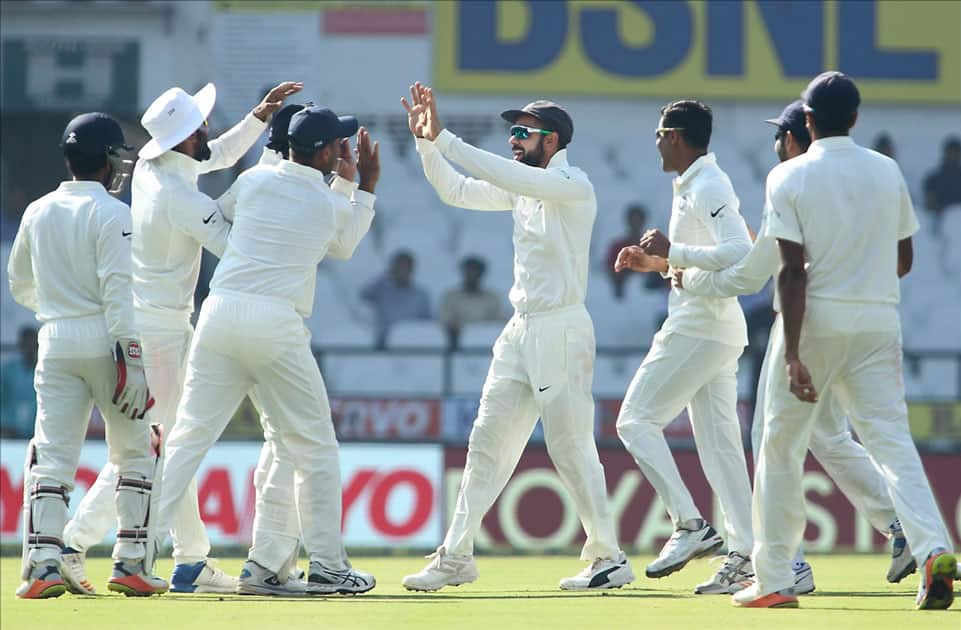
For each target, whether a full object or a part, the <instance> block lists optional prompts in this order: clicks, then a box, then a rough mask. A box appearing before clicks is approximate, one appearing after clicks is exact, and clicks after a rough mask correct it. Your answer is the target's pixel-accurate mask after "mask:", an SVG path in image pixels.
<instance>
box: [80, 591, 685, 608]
mask: <svg viewBox="0 0 961 630" xmlns="http://www.w3.org/2000/svg"><path fill="white" fill-rule="evenodd" d="M98 597H100V596H98V595H94V596H90V597H89V598H90V599H96V598H98ZM600 597H613V598H628V599H678V598H681V597H684V596H679V595H678V594H677V593H671V592H667V591H655V590H647V589H630V590H626V591H618V592H616V593H610V592H602V593H584V592H581V593H558V592H556V591H524V592H522V593H501V592H496V591H494V592H492V591H479V592H473V593H470V594H463V595H461V594H454V593H398V594H396V595H393V594H391V595H379V594H362V595H308V596H306V597H277V596H271V595H189V594H175V595H170V594H167V595H163V596H162V598H163V599H164V600H175V601H193V602H213V601H225V602H264V601H282V602H284V603H287V602H301V603H305V604H310V603H312V602H317V601H334V602H366V603H374V602H389V603H397V602H404V601H409V602H413V603H420V602H447V603H463V602H470V601H485V600H494V601H496V600H504V601H517V600H524V599H536V600H540V599H583V598H588V599H594V598H600Z"/></svg>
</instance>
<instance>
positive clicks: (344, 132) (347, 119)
mask: <svg viewBox="0 0 961 630" xmlns="http://www.w3.org/2000/svg"><path fill="white" fill-rule="evenodd" d="M337 120H339V121H340V126H339V127H338V132H339V135H338V136H337V137H338V138H349V137H351V136H352V135H354V134H355V133H357V130H358V129H360V123H359V122H357V119H356V118H354V117H353V116H338V117H337Z"/></svg>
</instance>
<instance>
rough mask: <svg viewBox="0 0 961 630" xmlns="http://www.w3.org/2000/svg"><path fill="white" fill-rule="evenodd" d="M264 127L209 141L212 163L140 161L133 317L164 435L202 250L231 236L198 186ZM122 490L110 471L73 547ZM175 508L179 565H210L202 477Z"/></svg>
mask: <svg viewBox="0 0 961 630" xmlns="http://www.w3.org/2000/svg"><path fill="white" fill-rule="evenodd" d="M264 129H266V124H265V123H263V122H261V121H260V120H259V119H258V118H256V117H255V116H254V115H253V114H248V115H247V116H246V117H245V118H244V119H243V120H242V121H241V122H239V123H238V124H237V125H235V126H234V127H233V128H231V129H230V130H228V131H227V132H225V133H224V134H222V135H221V136H219V137H218V138H217V139H215V140H212V141H210V153H211V155H210V159H208V160H204V161H197V160H194V159H193V158H191V157H188V156H186V155H184V154H182V153H178V152H176V151H167V152H165V153H163V154H161V155H159V156H158V157H156V158H154V159H152V160H139V161H138V162H137V165H136V167H135V168H134V172H133V178H132V182H131V189H132V190H131V192H132V197H133V199H132V202H133V203H132V206H131V214H132V216H133V229H134V237H133V244H132V253H133V305H134V317H135V321H136V325H137V327H138V328H139V329H140V331H141V343H142V346H143V354H144V370H145V372H146V375H147V382H148V383H149V384H150V391H151V393H152V394H153V395H154V397H155V398H156V400H157V402H156V405H155V406H154V407H153V409H152V410H151V412H150V415H151V420H152V421H154V422H159V423H160V424H162V425H163V428H164V432H165V434H169V432H170V430H171V429H172V427H173V423H174V419H175V418H176V411H177V403H178V402H179V401H180V396H181V393H182V391H183V382H184V378H185V373H186V363H187V352H188V350H189V349H190V340H191V337H192V336H193V327H192V326H191V325H190V316H191V314H192V313H193V310H194V291H195V289H196V287H197V278H198V277H199V274H200V258H201V250H202V249H203V248H207V249H208V250H209V251H211V252H212V253H213V254H215V255H217V256H220V255H222V254H223V252H224V248H225V247H226V243H227V235H228V233H229V232H230V223H229V222H228V221H227V220H225V219H224V217H223V214H222V213H221V211H220V208H219V207H218V205H217V202H216V201H215V200H213V199H211V198H210V197H209V196H207V195H206V194H204V193H202V192H201V191H200V190H199V189H198V188H197V178H198V177H199V176H200V175H201V174H203V173H208V172H211V171H216V170H220V169H223V168H228V167H230V166H232V165H233V164H235V163H236V162H237V160H239V159H240V158H241V157H242V156H243V155H244V154H245V153H246V152H247V150H248V149H249V148H250V147H251V145H253V143H254V142H255V141H256V140H257V138H258V137H259V136H260V135H261V134H262V133H263V132H264ZM115 485H116V470H115V469H112V468H111V467H110V466H109V465H108V466H105V467H104V468H103V470H101V472H100V475H99V476H98V477H97V481H96V483H95V484H94V485H93V486H92V487H91V488H90V490H89V491H88V492H87V494H86V495H85V496H84V499H83V501H82V502H81V503H80V505H79V506H78V507H77V511H76V513H75V515H74V518H73V520H71V522H70V523H69V524H68V526H67V529H66V530H65V539H66V543H67V545H68V546H71V547H74V548H75V549H81V550H82V549H86V548H88V547H90V546H91V545H95V544H97V543H98V542H99V541H100V540H102V539H103V536H104V535H105V534H106V533H107V531H108V530H109V528H110V525H111V522H112V520H113V515H112V513H111V507H110V503H109V494H108V493H109V492H110V491H111V490H112V488H113V487H114V486H115ZM160 492H161V493H162V492H163V489H162V488H161V489H160ZM176 510H177V516H176V519H175V521H174V523H173V532H172V536H173V555H174V561H175V562H176V563H177V564H190V563H195V562H199V561H201V560H204V559H205V558H206V557H207V554H208V553H209V552H210V542H209V540H208V539H207V531H206V529H205V528H204V524H203V521H201V519H200V511H199V507H198V505H197V484H196V481H195V480H190V487H189V489H188V498H187V500H185V501H184V502H183V503H182V504H180V505H178V506H177V507H176Z"/></svg>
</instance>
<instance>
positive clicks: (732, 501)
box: [617, 153, 753, 555]
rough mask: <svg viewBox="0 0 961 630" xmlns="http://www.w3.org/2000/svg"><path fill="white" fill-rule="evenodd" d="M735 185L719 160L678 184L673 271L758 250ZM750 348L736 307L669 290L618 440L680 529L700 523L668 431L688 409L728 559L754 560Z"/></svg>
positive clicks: (700, 162)
mask: <svg viewBox="0 0 961 630" xmlns="http://www.w3.org/2000/svg"><path fill="white" fill-rule="evenodd" d="M739 208H740V202H739V201H738V198H737V195H735V194H734V188H733V187H732V186H731V180H730V179H728V176H727V175H726V174H725V173H724V171H722V170H721V169H720V167H718V165H717V160H716V158H715V157H714V154H713V153H708V154H706V155H703V156H701V157H699V158H698V159H697V160H696V161H695V162H694V163H693V164H691V165H690V166H689V167H688V168H687V170H686V171H684V173H683V174H682V175H680V176H678V177H676V178H675V179H674V202H673V206H672V208H671V223H670V228H669V238H670V241H671V249H670V252H669V258H668V262H669V264H670V265H671V266H672V267H677V268H685V267H695V266H696V267H700V268H702V269H712V270H714V269H722V268H724V267H728V266H730V265H732V264H734V263H735V262H737V261H738V260H740V259H741V258H743V257H744V256H745V255H746V254H747V253H748V251H749V250H750V248H751V237H750V235H749V234H748V231H747V225H746V224H745V223H744V219H743V218H742V217H741V215H740V213H739V212H738V211H739ZM746 345H747V327H746V325H745V323H744V314H743V313H742V312H741V307H740V305H739V304H738V302H737V299H735V298H706V297H700V296H697V295H694V294H693V293H691V292H689V291H681V290H678V289H676V288H675V289H672V290H671V295H670V298H669V301H668V316H667V320H666V321H665V322H664V324H663V325H662V326H661V329H660V331H658V333H657V334H656V335H655V336H654V341H653V343H652V344H651V349H650V351H649V352H648V354H647V357H645V358H644V361H643V362H642V363H641V366H640V368H638V370H637V373H636V374H635V375H634V378H633V380H632V381H631V384H630V386H628V388H627V393H626V394H625V395H624V402H623V404H622V405H621V411H620V414H619V415H618V419H617V432H618V435H619V436H620V438H621V440H622V441H623V442H624V445H625V446H626V447H627V450H628V451H630V453H631V455H633V456H634V459H635V460H636V461H637V464H638V466H640V468H641V470H642V471H643V473H644V475H645V476H646V477H647V478H648V480H649V481H650V482H651V485H653V486H654V489H655V490H656V491H657V493H658V496H660V498H661V500H662V501H664V504H665V505H666V507H667V511H668V513H670V515H671V518H672V519H673V520H674V523H675V524H676V525H677V524H680V523H682V522H684V521H688V520H690V519H695V518H700V517H701V513H700V511H699V510H698V509H697V507H696V506H695V505H694V500H693V499H692V498H691V493H690V492H689V491H688V489H687V487H686V486H685V485H684V481H683V480H682V479H681V475H680V472H679V471H678V469H677V464H676V463H675V462H674V458H673V457H672V456H671V450H670V448H669V447H668V444H667V440H666V439H665V438H664V428H665V427H666V426H667V425H668V424H669V423H670V422H671V421H672V420H674V418H676V417H677V415H678V414H679V413H680V412H681V410H682V409H684V408H685V406H686V407H687V412H688V416H689V417H690V419H691V426H692V427H693V429H694V440H695V443H696V445H697V452H698V456H699V457H700V460H701V466H702V467H703V468H704V474H705V476H706V477H707V479H708V481H709V482H710V483H711V487H712V488H713V489H714V492H715V494H716V495H717V497H718V501H719V503H720V506H721V511H722V513H723V514H724V529H725V531H726V532H727V544H728V549H729V550H730V551H737V552H738V553H742V554H744V555H747V554H748V553H750V550H751V545H752V542H753V538H752V536H751V483H750V479H749V478H748V474H747V463H746V462H745V459H744V447H743V444H742V442H741V425H740V422H739V421H738V416H737V361H738V358H739V357H740V356H741V353H742V352H743V349H744V346H746Z"/></svg>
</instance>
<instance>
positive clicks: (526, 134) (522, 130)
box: [510, 125, 554, 140]
mask: <svg viewBox="0 0 961 630" xmlns="http://www.w3.org/2000/svg"><path fill="white" fill-rule="evenodd" d="M510 133H511V136H512V137H514V138H517V139H518V140H527V139H528V138H530V137H531V134H534V133H540V134H544V135H545V136H546V135H549V134H552V133H554V132H553V131H551V130H550V129H536V128H534V127H525V126H524V125H512V126H511V129H510Z"/></svg>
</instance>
